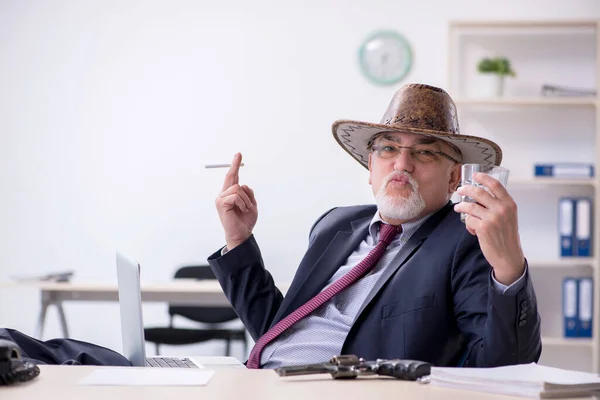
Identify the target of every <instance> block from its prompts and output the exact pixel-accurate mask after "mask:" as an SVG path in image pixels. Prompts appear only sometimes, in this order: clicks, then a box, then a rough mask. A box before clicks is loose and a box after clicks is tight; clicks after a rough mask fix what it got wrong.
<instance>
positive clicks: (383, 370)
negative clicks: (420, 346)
mask: <svg viewBox="0 0 600 400" xmlns="http://www.w3.org/2000/svg"><path fill="white" fill-rule="evenodd" d="M431 367H432V364H430V363H428V362H424V361H411V360H400V361H399V362H397V363H394V364H392V363H388V364H383V365H380V366H379V370H378V371H377V373H378V374H379V375H385V376H391V377H393V378H396V379H401V380H405V381H416V380H417V379H419V378H421V377H423V376H426V375H429V374H430V373H431Z"/></svg>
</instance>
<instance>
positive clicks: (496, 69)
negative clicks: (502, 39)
mask: <svg viewBox="0 0 600 400" xmlns="http://www.w3.org/2000/svg"><path fill="white" fill-rule="evenodd" d="M477 70H478V71H479V72H480V73H482V74H483V76H486V80H488V92H489V93H490V94H493V95H495V96H502V95H503V94H504V79H505V78H506V77H507V76H510V77H515V76H516V75H517V74H516V73H515V71H514V70H513V69H512V67H511V65H510V61H509V60H508V59H507V58H505V57H495V58H484V59H482V60H481V61H479V64H477Z"/></svg>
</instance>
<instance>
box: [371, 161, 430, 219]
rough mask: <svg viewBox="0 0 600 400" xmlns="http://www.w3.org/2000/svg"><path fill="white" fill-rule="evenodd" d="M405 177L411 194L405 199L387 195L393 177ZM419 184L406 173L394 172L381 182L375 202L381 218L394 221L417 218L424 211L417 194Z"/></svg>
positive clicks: (423, 205)
mask: <svg viewBox="0 0 600 400" xmlns="http://www.w3.org/2000/svg"><path fill="white" fill-rule="evenodd" d="M398 176H405V177H407V178H408V180H409V183H410V186H411V187H412V192H411V193H410V195H409V196H408V197H406V198H404V197H395V196H391V195H389V194H388V193H387V190H386V189H387V186H388V184H389V183H390V181H391V180H392V178H394V177H398ZM418 189H419V184H418V183H417V181H415V180H414V179H413V177H412V176H411V175H410V174H409V173H408V172H400V171H394V172H392V173H391V174H389V175H388V176H386V177H385V179H384V180H383V182H382V184H381V187H380V188H379V191H378V192H377V195H376V196H375V202H376V203H377V207H378V208H379V212H380V213H381V216H383V217H386V218H389V219H396V220H412V219H415V218H417V217H418V216H419V215H420V214H421V212H422V211H423V210H424V209H425V201H424V200H423V197H421V195H420V194H419V191H418Z"/></svg>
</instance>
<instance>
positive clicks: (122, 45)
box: [0, 0, 600, 358]
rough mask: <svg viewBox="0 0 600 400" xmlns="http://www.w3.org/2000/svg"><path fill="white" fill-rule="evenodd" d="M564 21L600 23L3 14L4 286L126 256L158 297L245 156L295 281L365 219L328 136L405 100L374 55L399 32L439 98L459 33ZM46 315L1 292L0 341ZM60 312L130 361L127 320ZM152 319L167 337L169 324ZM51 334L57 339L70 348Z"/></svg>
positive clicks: (354, 181)
mask: <svg viewBox="0 0 600 400" xmlns="http://www.w3.org/2000/svg"><path fill="white" fill-rule="evenodd" d="M559 18H569V19H590V18H600V2H598V1H596V0H571V1H568V2H565V1H559V0H553V1H547V0H529V1H523V0H507V1H502V2H489V1H476V0H471V1H469V0H455V1H452V2H448V1H445V0H438V1H433V0H429V1H407V0H394V1H391V0H387V1H384V0H368V1H367V0H345V1H342V0H311V1H303V2H283V1H275V0H255V1H252V2H248V1H245V0H230V1H221V2H218V4H216V2H209V1H191V0H190V1H184V0H177V1H157V0H153V1H150V0H127V1H122V0H121V1H116V0H102V1H89V0H83V1H79V0H71V1H69V0H55V1H46V0H39V1H34V0H0V281H5V280H7V279H8V278H9V277H11V276H15V275H24V274H26V275H34V274H44V273H47V272H49V271H58V270H69V269H71V270H74V271H75V272H76V276H75V281H82V282H84V281H85V282H116V273H115V261H114V259H115V250H116V249H120V250H122V251H123V252H125V253H126V254H128V255H129V256H130V257H132V258H135V259H137V260H138V261H139V262H140V263H141V265H142V275H143V280H144V281H146V282H153V281H154V282H159V281H164V280H167V279H170V277H171V276H172V274H173V272H174V269H175V268H176V267H177V266H179V265H183V264H186V263H202V262H205V261H206V258H207V257H208V255H210V254H211V253H212V252H213V251H215V250H217V249H218V248H219V247H220V246H222V245H223V234H222V231H221V228H220V224H219V221H218V218H217V215H216V212H215V209H214V198H215V197H216V195H217V193H218V192H219V190H220V187H221V184H222V179H223V177H224V174H225V170H206V169H204V167H203V166H204V164H206V163H213V162H219V163H221V162H229V161H230V160H231V158H232V156H233V154H234V153H235V152H236V151H241V152H242V153H243V155H244V161H245V164H246V166H245V167H243V168H242V172H241V180H242V182H243V183H246V184H248V185H250V186H251V187H252V188H254V190H255V192H256V196H257V199H258V202H259V212H260V214H259V220H258V225H257V227H256V230H255V235H256V237H257V240H258V242H259V244H261V246H262V250H263V256H264V260H265V262H266V265H267V267H268V268H269V269H270V271H271V272H272V274H273V275H274V277H275V278H276V280H282V281H287V280H290V279H291V278H292V276H293V273H294V270H295V268H296V266H297V264H298V262H299V260H300V258H301V257H302V254H303V252H304V250H305V247H306V244H307V235H308V230H309V228H310V226H311V225H312V223H313V221H314V220H315V219H316V218H317V217H318V216H319V215H320V214H321V213H322V212H324V211H325V210H327V209H329V208H330V207H333V206H337V205H346V204H355V203H366V202H371V199H372V194H371V191H370V187H369V186H368V183H367V172H366V170H364V169H363V168H362V167H360V166H359V164H358V163H356V162H355V161H354V160H352V159H351V158H350V157H349V156H348V155H347V154H346V153H345V152H344V151H343V150H342V149H341V148H340V147H339V146H338V145H337V144H336V143H335V141H334V140H333V138H332V136H331V131H330V127H331V123H332V122H333V121H334V120H335V119H338V118H352V119H362V120H368V121H379V119H380V117H381V115H382V114H383V112H384V111H385V108H386V107H387V105H388V102H389V100H390V98H391V96H392V95H393V92H394V91H395V90H396V89H397V87H398V86H394V87H377V86H373V85H371V84H370V83H369V82H367V81H366V80H365V79H364V78H363V76H362V75H361V73H360V71H359V69H358V66H357V50H358V47H359V45H360V43H361V41H362V40H364V38H365V37H366V36H367V35H369V34H370V33H372V32H373V31H375V30H378V29H386V28H389V29H395V30H398V31H399V32H401V33H402V34H404V35H405V36H406V38H407V39H408V40H409V42H410V43H411V45H412V47H413V51H414V66H413V69H412V71H411V72H410V74H409V75H408V76H407V78H406V79H405V80H404V82H403V83H406V82H423V83H429V84H433V85H437V86H441V87H447V44H448V37H447V33H448V22H449V21H450V20H455V19H461V20H462V19H559ZM38 303H39V298H38V295H37V293H35V292H33V291H31V292H30V291H28V290H23V289H18V290H17V289H1V290H0V327H3V326H5V327H12V328H16V329H19V330H21V331H23V332H25V333H29V334H33V329H34V325H35V316H36V312H37V311H38ZM66 312H67V317H68V320H69V324H70V329H71V334H72V336H73V337H75V338H77V339H80V340H86V341H91V342H94V343H98V344H101V345H104V346H107V347H110V348H113V349H115V350H117V351H120V350H121V341H120V328H119V326H120V325H119V317H118V307H117V305H116V303H108V304H69V305H67V307H66ZM144 317H145V319H146V323H147V324H149V325H150V324H158V323H164V322H166V320H167V317H166V312H165V306H164V305H147V306H145V308H144ZM48 318H49V319H48V324H47V331H46V335H45V338H51V337H56V336H59V335H60V330H59V328H58V324H57V320H56V318H55V314H54V313H51V314H50V315H49V316H48ZM175 351H182V350H173V351H171V352H175ZM185 351H186V353H196V354H199V353H203V354H218V353H219V352H220V351H222V347H221V346H219V345H216V344H208V345H204V346H195V347H191V348H188V349H185ZM236 355H238V356H239V357H240V358H241V357H243V355H242V354H240V353H239V352H238V353H237V354H236Z"/></svg>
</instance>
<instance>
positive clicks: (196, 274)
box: [169, 265, 238, 324]
mask: <svg viewBox="0 0 600 400" xmlns="http://www.w3.org/2000/svg"><path fill="white" fill-rule="evenodd" d="M174 278H175V279H217V278H216V277H215V274H214V272H213V271H212V269H211V267H210V265H189V266H185V267H181V268H179V269H178V270H177V271H176V272H175V275H174ZM169 314H170V315H171V316H173V315H180V316H182V317H185V318H188V319H191V320H193V321H198V322H204V323H207V324H217V323H221V322H227V321H232V320H234V319H237V318H238V315H237V314H236V313H235V311H234V310H233V308H231V306H226V307H223V306H222V307H199V306H175V305H171V306H169Z"/></svg>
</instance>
